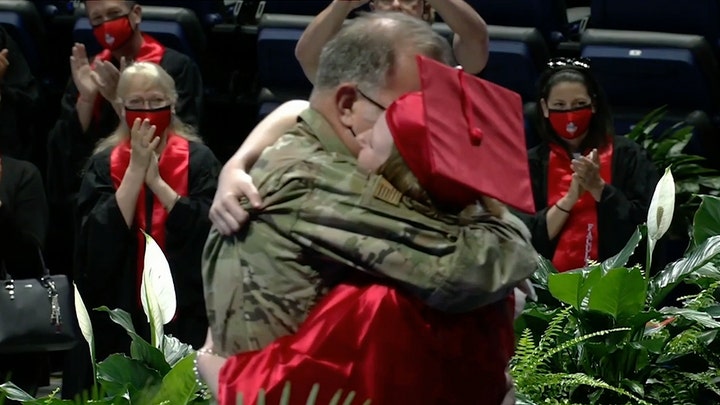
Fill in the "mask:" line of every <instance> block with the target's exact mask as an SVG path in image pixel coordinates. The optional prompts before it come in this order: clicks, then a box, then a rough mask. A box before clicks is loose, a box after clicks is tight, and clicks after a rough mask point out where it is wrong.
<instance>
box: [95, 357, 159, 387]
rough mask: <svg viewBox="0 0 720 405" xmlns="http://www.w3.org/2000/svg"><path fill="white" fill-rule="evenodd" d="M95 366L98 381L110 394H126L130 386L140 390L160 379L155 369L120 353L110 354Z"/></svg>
mask: <svg viewBox="0 0 720 405" xmlns="http://www.w3.org/2000/svg"><path fill="white" fill-rule="evenodd" d="M97 368H98V381H99V382H100V384H101V385H102V387H103V389H104V390H105V392H106V393H107V394H108V395H110V396H115V395H124V394H127V393H129V392H130V391H131V388H132V390H133V391H140V390H142V389H143V388H146V387H149V386H152V385H155V384H158V383H160V381H161V380H162V378H161V377H160V374H158V372H157V371H155V370H151V369H149V368H148V367H147V366H145V364H143V363H142V362H140V361H138V360H135V359H131V358H129V357H126V356H124V355H122V354H112V355H110V356H109V357H108V358H107V359H106V360H105V361H103V362H101V363H99V364H98V367H97Z"/></svg>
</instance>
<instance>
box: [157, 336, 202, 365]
mask: <svg viewBox="0 0 720 405" xmlns="http://www.w3.org/2000/svg"><path fill="white" fill-rule="evenodd" d="M194 352H195V351H194V350H193V348H192V346H190V345H188V344H186V343H183V342H181V341H180V340H178V338H176V337H174V336H165V339H163V355H164V356H165V361H167V362H168V364H170V366H171V367H174V366H175V364H177V363H178V362H180V360H182V359H184V358H185V357H187V356H189V355H191V354H193V353H194Z"/></svg>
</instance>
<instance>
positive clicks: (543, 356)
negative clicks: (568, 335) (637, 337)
mask: <svg viewBox="0 0 720 405" xmlns="http://www.w3.org/2000/svg"><path fill="white" fill-rule="evenodd" d="M629 330H631V329H630V328H615V329H606V330H601V331H598V332H593V333H588V334H587V335H582V336H578V337H576V338H574V339H570V340H568V341H567V342H564V343H562V344H561V345H559V346H556V347H554V348H552V349H550V350H547V351H545V352H544V353H540V356H539V357H538V358H537V361H536V363H537V364H540V363H544V362H545V361H547V360H548V359H550V358H551V357H553V356H554V355H556V354H558V353H560V352H562V351H564V350H567V349H569V348H571V347H573V346H577V345H579V344H580V343H582V342H584V341H586V340H589V339H592V338H596V337H599V336H605V335H609V334H611V333H615V332H627V331H629Z"/></svg>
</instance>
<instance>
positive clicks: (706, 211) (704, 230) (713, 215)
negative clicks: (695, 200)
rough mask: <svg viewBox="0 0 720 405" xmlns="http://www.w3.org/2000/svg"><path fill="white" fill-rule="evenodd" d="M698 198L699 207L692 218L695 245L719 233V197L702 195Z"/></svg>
mask: <svg viewBox="0 0 720 405" xmlns="http://www.w3.org/2000/svg"><path fill="white" fill-rule="evenodd" d="M700 199H701V202H700V208H698V210H697V212H696V213H695V218H694V219H693V242H694V243H695V245H696V246H697V245H699V244H701V243H703V242H704V241H705V240H707V239H708V238H709V237H711V236H714V235H718V234H720V198H718V197H714V196H709V195H703V196H700Z"/></svg>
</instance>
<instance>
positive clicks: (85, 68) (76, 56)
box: [70, 44, 98, 100]
mask: <svg viewBox="0 0 720 405" xmlns="http://www.w3.org/2000/svg"><path fill="white" fill-rule="evenodd" d="M70 71H71V72H72V78H73V82H74V83H75V87H77V89H78V92H79V93H80V97H82V98H84V99H86V100H94V99H95V96H96V95H97V92H98V87H97V85H96V84H95V82H94V81H93V79H92V75H91V74H92V67H90V62H89V61H88V57H87V52H86V51H85V45H83V44H75V45H74V46H73V48H72V56H70Z"/></svg>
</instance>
